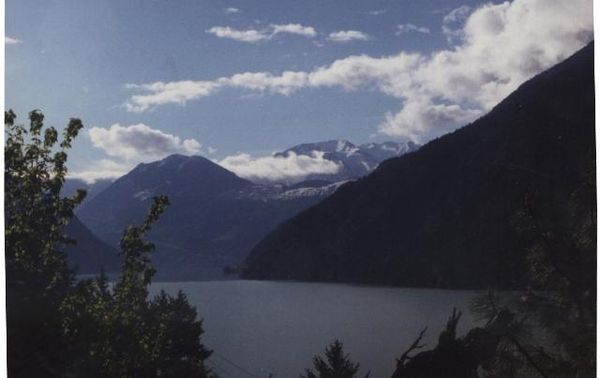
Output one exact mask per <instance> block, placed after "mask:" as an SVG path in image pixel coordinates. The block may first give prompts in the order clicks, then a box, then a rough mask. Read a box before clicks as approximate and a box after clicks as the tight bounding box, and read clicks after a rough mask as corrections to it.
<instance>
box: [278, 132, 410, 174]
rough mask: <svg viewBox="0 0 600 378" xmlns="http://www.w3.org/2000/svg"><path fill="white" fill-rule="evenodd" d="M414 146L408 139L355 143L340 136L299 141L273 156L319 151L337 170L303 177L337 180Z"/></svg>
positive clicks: (368, 170)
mask: <svg viewBox="0 0 600 378" xmlns="http://www.w3.org/2000/svg"><path fill="white" fill-rule="evenodd" d="M418 148H419V146H418V145H417V144H416V143H414V142H411V141H408V142H403V143H397V142H383V143H365V144H361V145H355V144H353V143H351V142H349V141H347V140H343V139H341V140H329V141H325V142H318V143H305V144H299V145H297V146H294V147H292V148H289V149H287V150H285V151H283V152H280V153H276V154H275V155H274V156H276V157H287V156H289V155H290V153H294V154H296V155H305V156H312V155H314V154H315V153H322V154H323V158H324V159H326V160H329V161H332V162H334V163H336V164H338V165H339V166H340V169H339V170H338V171H337V172H336V173H334V174H322V173H319V174H312V175H309V176H308V177H306V180H327V181H332V182H337V181H343V180H351V179H356V178H360V177H362V176H365V175H366V174H369V173H370V172H372V171H373V170H374V169H375V168H377V166H378V165H379V163H381V162H382V161H384V160H386V159H390V158H393V157H397V156H401V155H404V154H406V153H409V152H413V151H416V150H417V149H418Z"/></svg>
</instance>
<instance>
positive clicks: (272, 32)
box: [206, 24, 317, 43]
mask: <svg viewBox="0 0 600 378" xmlns="http://www.w3.org/2000/svg"><path fill="white" fill-rule="evenodd" d="M206 32H207V33H209V34H214V35H215V36H217V37H219V38H227V39H233V40H235V41H238V42H246V43H258V42H262V41H267V40H270V39H273V37H275V36H276V35H278V34H295V35H299V36H303V37H306V38H313V37H315V36H316V35H317V31H316V30H315V29H314V28H313V27H312V26H304V25H301V24H271V25H269V27H267V28H265V29H262V30H257V29H246V30H239V29H234V28H232V27H229V26H214V27H212V28H210V29H208V30H207V31H206Z"/></svg>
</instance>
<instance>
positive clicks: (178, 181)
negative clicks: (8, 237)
mask: <svg viewBox="0 0 600 378" xmlns="http://www.w3.org/2000/svg"><path fill="white" fill-rule="evenodd" d="M309 186H310V185H309ZM336 188H337V186H335V185H333V184H331V185H326V186H323V187H322V188H311V187H308V188H307V187H299V188H296V187H294V188H293V190H292V189H289V190H288V188H286V187H285V186H278V187H274V186H273V187H271V186H260V185H255V184H253V183H251V182H249V181H247V180H244V179H241V178H239V177H237V176H236V175H235V174H233V173H231V172H230V171H228V170H226V169H224V168H222V167H220V166H219V165H217V164H215V163H213V162H212V161H210V160H208V159H205V158H202V157H199V156H192V157H186V156H181V155H173V156H169V157H167V158H165V159H163V160H161V161H157V162H153V163H150V164H140V165H139V166H137V167H136V168H135V169H134V170H132V171H131V172H129V173H128V174H126V175H125V176H123V177H121V178H120V179H118V180H117V181H115V182H114V183H113V184H112V185H111V186H109V187H108V188H106V189H105V190H103V191H102V192H101V193H99V194H98V195H97V196H95V197H94V198H93V199H91V200H90V201H89V202H86V203H84V204H83V206H82V207H81V209H80V210H79V212H78V216H79V217H80V218H81V220H82V221H83V222H84V223H85V224H86V225H87V226H88V227H89V228H90V229H91V230H92V231H93V232H94V233H96V234H97V235H98V236H99V237H100V238H102V239H103V240H105V241H107V242H108V243H109V244H110V245H112V246H117V245H118V242H119V240H120V238H121V235H122V233H123V230H124V228H125V227H126V226H127V225H129V224H137V223H139V222H141V221H142V220H143V219H144V216H145V214H146V213H147V211H148V209H149V208H150V206H151V202H152V197H153V196H155V195H158V194H166V195H167V196H168V197H169V201H170V202H171V206H169V207H168V209H167V210H166V211H165V213H164V214H163V216H162V217H161V219H160V220H159V221H158V223H157V224H156V226H155V227H154V228H153V230H152V232H151V234H150V235H149V239H150V240H151V241H153V242H154V243H155V244H156V253H155V254H154V255H153V261H154V263H155V266H156V268H157V269H158V275H157V278H158V279H162V280H184V279H185V280H198V279H214V278H219V277H220V276H221V275H222V269H223V268H224V267H226V266H230V265H238V264H240V263H241V262H242V261H243V259H244V258H245V257H246V256H247V254H248V252H249V251H250V249H251V248H252V247H253V246H254V245H255V244H256V243H257V242H258V241H259V240H260V239H262V238H263V237H264V236H265V235H266V234H267V233H268V232H270V231H271V230H273V229H274V228H275V226H276V225H277V224H279V223H280V222H282V221H283V220H285V219H287V218H289V217H290V216H292V215H294V214H297V213H298V212H299V211H301V210H303V209H305V208H307V207H308V206H310V205H313V204H315V203H316V202H317V201H319V200H321V199H322V198H324V196H326V195H328V194H330V193H331V191H333V190H335V189H336Z"/></svg>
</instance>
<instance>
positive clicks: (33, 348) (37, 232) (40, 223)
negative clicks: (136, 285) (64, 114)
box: [4, 110, 85, 376]
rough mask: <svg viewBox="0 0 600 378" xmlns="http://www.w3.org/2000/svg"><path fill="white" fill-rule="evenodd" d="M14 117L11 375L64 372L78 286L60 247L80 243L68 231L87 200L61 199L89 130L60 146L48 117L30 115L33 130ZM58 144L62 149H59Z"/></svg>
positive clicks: (71, 130) (8, 198)
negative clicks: (70, 164) (68, 312)
mask: <svg viewBox="0 0 600 378" xmlns="http://www.w3.org/2000/svg"><path fill="white" fill-rule="evenodd" d="M15 118H16V115H15V114H14V113H13V112H12V111H9V112H6V113H5V117H4V122H5V125H6V146H5V149H4V159H5V166H4V182H5V193H4V201H5V209H4V214H5V222H6V228H5V240H6V288H7V290H6V293H7V325H8V332H7V336H8V368H9V371H10V372H11V376H47V375H58V374H59V373H60V372H61V371H63V368H64V364H65V356H64V355H63V354H62V353H61V351H62V350H64V347H65V345H64V340H63V338H62V337H61V329H60V327H61V315H60V312H59V305H60V303H61V302H62V301H63V300H64V298H65V296H66V295H67V293H68V291H69V290H70V287H71V285H72V282H73V277H74V276H73V272H71V271H70V270H69V269H68V268H67V265H66V263H65V256H64V254H63V253H62V252H61V251H60V250H59V248H58V247H59V245H60V244H64V243H69V242H72V241H71V240H69V239H68V238H67V237H66V235H64V233H63V227H64V226H65V225H66V224H67V223H68V221H69V219H71V217H72V216H73V209H74V208H75V206H76V205H77V204H79V203H80V202H81V201H82V200H83V198H84V197H85V192H83V191H78V192H77V193H76V194H75V195H74V196H73V197H70V198H61V196H60V189H61V187H62V184H63V183H64V180H65V175H66V173H67V169H66V166H65V163H66V160H67V154H66V152H65V151H66V150H67V149H68V148H69V147H70V146H71V142H72V140H73V139H74V138H75V137H76V136H77V133H78V132H79V130H80V129H81V127H82V124H81V121H80V120H78V119H71V120H70V122H69V125H68V126H67V128H66V129H65V131H64V134H63V138H62V141H60V143H59V142H58V132H57V131H56V129H54V128H53V127H50V128H47V129H45V130H43V121H44V116H43V114H42V113H41V112H40V111H39V110H34V111H32V112H30V113H29V120H30V122H29V125H28V127H25V126H24V125H15V122H14V121H15ZM57 143H58V146H57Z"/></svg>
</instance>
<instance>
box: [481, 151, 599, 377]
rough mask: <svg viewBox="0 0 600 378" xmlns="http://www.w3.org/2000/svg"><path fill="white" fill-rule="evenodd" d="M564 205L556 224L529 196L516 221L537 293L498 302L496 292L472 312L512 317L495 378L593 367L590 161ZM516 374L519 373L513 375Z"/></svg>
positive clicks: (587, 371) (565, 373)
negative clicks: (526, 243) (526, 241)
mask: <svg viewBox="0 0 600 378" xmlns="http://www.w3.org/2000/svg"><path fill="white" fill-rule="evenodd" d="M582 172H583V174H582V180H581V182H580V185H578V186H577V187H576V188H575V189H574V190H573V192H572V193H571V195H570V201H569V204H568V206H567V207H566V208H564V209H560V214H559V215H558V216H556V217H554V219H552V221H548V219H549V218H550V217H549V216H548V215H542V214H541V211H540V208H541V205H540V203H539V202H540V200H539V198H537V196H536V195H535V193H534V194H532V195H531V196H530V197H529V198H528V200H527V202H526V204H525V206H524V208H523V210H522V211H521V212H519V214H518V215H517V216H516V218H515V223H516V224H517V225H518V228H519V229H520V231H521V232H523V233H529V234H530V235H531V246H530V248H529V249H528V254H527V265H528V267H529V276H530V278H531V283H532V288H531V289H529V290H527V291H526V292H524V293H522V295H521V296H520V297H519V298H518V301H516V303H508V304H505V305H500V304H499V303H500V300H499V299H498V298H497V297H496V296H495V295H493V294H489V295H488V296H487V298H479V299H478V300H477V301H475V302H474V305H473V309H474V311H475V312H476V313H478V314H480V315H482V318H484V319H492V318H493V317H494V316H496V314H497V313H498V312H499V311H511V312H513V313H514V315H515V317H514V321H513V323H512V324H511V327H510V328H508V329H507V330H506V333H505V335H504V337H503V338H502V343H501V344H500V347H499V353H498V355H497V357H496V358H495V359H494V361H492V362H491V363H490V364H489V366H488V369H487V370H488V373H489V375H490V376H497V377H503V376H506V374H507V373H509V372H510V373H512V375H513V376H518V375H519V374H521V375H522V374H525V373H523V372H524V371H529V370H533V371H535V372H536V374H537V375H539V376H542V377H587V376H593V375H594V372H595V369H596V365H595V363H596V356H595V352H596V338H595V335H596V206H595V205H596V204H595V167H594V166H593V162H589V164H588V165H587V166H585V167H583V169H582ZM515 372H516V373H515Z"/></svg>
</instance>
